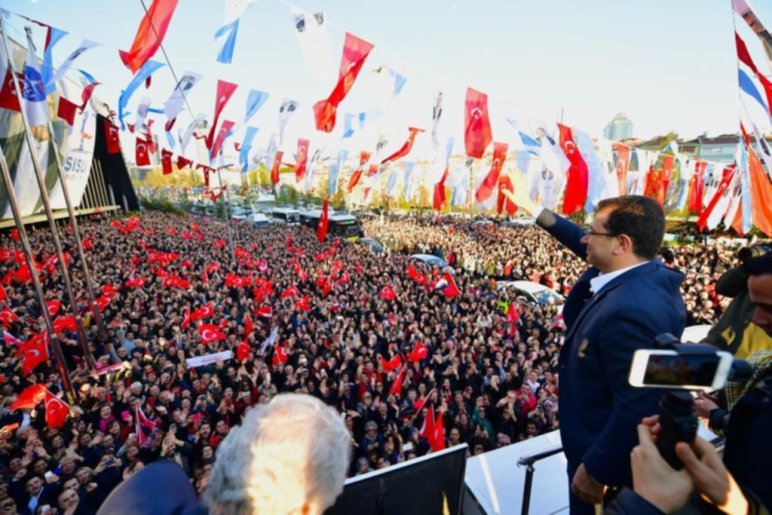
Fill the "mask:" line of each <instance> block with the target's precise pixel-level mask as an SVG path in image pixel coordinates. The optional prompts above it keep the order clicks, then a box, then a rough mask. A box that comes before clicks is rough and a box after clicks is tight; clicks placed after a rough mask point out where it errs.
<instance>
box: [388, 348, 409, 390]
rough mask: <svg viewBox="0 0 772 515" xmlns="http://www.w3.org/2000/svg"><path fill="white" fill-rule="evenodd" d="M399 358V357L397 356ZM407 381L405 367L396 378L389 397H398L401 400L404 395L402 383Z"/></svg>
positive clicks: (390, 388)
mask: <svg viewBox="0 0 772 515" xmlns="http://www.w3.org/2000/svg"><path fill="white" fill-rule="evenodd" d="M397 357H399V356H397ZM404 380H405V367H401V368H400V369H399V372H398V373H397V377H395V378H394V382H393V383H391V386H390V387H389V395H396V396H397V398H399V397H400V396H401V395H402V383H403V382H404Z"/></svg>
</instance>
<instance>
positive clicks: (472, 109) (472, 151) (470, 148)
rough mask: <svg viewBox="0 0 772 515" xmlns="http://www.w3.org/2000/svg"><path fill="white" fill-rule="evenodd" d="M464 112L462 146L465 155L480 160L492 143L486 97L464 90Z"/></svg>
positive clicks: (475, 91) (468, 89)
mask: <svg viewBox="0 0 772 515" xmlns="http://www.w3.org/2000/svg"><path fill="white" fill-rule="evenodd" d="M465 105H466V109H465V111H464V144H465V146H466V155H468V156H469V157H476V158H477V159H479V158H481V157H482V156H483V154H484V153H485V149H486V148H488V145H490V144H491V141H493V135H492V134H491V122H490V119H489V118H488V95H486V94H485V93H481V92H479V91H477V90H474V89H472V88H467V90H466V102H465Z"/></svg>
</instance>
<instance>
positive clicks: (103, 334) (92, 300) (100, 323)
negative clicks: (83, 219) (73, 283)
mask: <svg viewBox="0 0 772 515" xmlns="http://www.w3.org/2000/svg"><path fill="white" fill-rule="evenodd" d="M84 109H85V106H84ZM48 132H49V133H50V134H51V138H52V139H54V141H55V140H56V139H55V138H54V125H53V123H51V121H50V120H49V121H48ZM54 149H56V145H54ZM54 158H55V159H56V172H57V174H58V176H59V184H60V185H61V186H62V193H63V194H64V203H65V204H66V205H67V216H68V217H69V219H70V224H71V226H72V235H73V238H74V239H75V246H76V247H77V249H78V257H79V258H80V267H81V271H82V272H83V277H84V281H85V283H86V292H87V294H88V300H89V304H90V306H91V313H92V314H93V316H94V321H95V322H96V324H97V329H98V330H99V338H100V340H101V341H102V343H104V344H105V347H106V348H107V351H108V352H109V354H110V359H111V360H112V362H113V363H118V362H119V361H120V358H119V357H118V355H117V354H116V353H115V348H114V347H113V344H112V342H110V341H108V336H107V330H106V328H105V322H104V319H103V318H102V313H101V312H100V311H99V308H98V307H97V304H96V294H95V293H94V286H93V283H92V281H91V273H90V271H89V267H88V263H87V262H86V255H85V253H84V252H83V238H82V237H81V235H80V228H79V226H78V218H77V217H76V216H75V209H74V208H73V206H72V201H71V200H70V190H69V186H67V180H66V178H65V175H64V171H63V170H62V161H61V158H60V157H59V152H58V151H56V150H55V151H54ZM89 354H90V353H89ZM92 360H93V357H92Z"/></svg>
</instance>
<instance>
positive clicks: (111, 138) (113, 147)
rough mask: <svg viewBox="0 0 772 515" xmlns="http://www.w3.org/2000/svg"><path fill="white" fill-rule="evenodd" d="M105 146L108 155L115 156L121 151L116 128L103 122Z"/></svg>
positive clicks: (107, 122) (106, 121)
mask: <svg viewBox="0 0 772 515" xmlns="http://www.w3.org/2000/svg"><path fill="white" fill-rule="evenodd" d="M104 123H105V125H104V127H105V145H106V149H107V153H108V154H117V153H118V152H120V151H121V139H120V137H119V136H118V127H116V126H115V125H113V124H112V123H110V122H109V121H108V120H105V122H104Z"/></svg>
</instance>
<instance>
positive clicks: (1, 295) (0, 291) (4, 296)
mask: <svg viewBox="0 0 772 515" xmlns="http://www.w3.org/2000/svg"><path fill="white" fill-rule="evenodd" d="M0 300H8V292H6V291H5V288H3V286H2V285H0Z"/></svg>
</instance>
